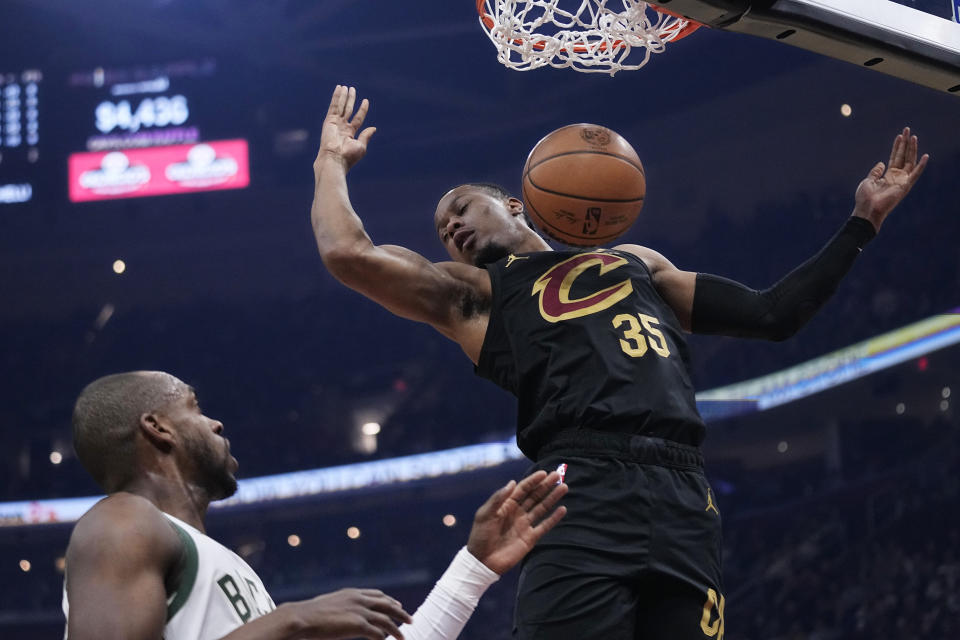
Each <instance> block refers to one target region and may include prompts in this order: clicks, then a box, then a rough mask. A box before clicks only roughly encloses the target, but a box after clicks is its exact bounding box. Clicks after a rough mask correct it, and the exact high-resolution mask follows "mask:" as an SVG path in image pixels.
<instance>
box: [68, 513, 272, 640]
mask: <svg viewBox="0 0 960 640" xmlns="http://www.w3.org/2000/svg"><path fill="white" fill-rule="evenodd" d="M163 515H165V516H166V517H167V519H168V520H170V522H171V523H172V524H173V528H174V529H175V530H176V531H177V533H178V534H179V535H180V539H181V540H182V542H183V547H184V553H185V561H184V563H183V567H182V570H181V574H180V578H179V580H178V581H177V582H176V584H177V587H176V590H175V591H174V592H173V593H169V594H167V624H166V626H165V627H164V629H163V638H164V640H187V639H189V640H216V639H217V638H222V637H223V636H225V635H227V634H228V633H230V632H231V631H233V630H234V629H236V628H237V627H239V626H240V625H242V624H244V623H246V622H249V621H250V620H253V619H254V618H259V617H260V616H262V615H264V614H265V613H268V612H270V611H273V610H274V609H275V608H276V605H275V604H274V603H273V600H272V599H271V598H270V594H268V593H267V590H266V588H264V586H263V582H262V581H261V580H260V578H259V577H258V576H257V574H256V573H255V572H254V570H253V569H251V568H250V565H248V564H247V563H246V562H244V560H243V558H241V557H240V556H238V555H237V554H235V553H234V552H233V551H231V550H230V549H228V548H227V547H225V546H223V545H222V544H220V543H219V542H217V541H216V540H214V539H213V538H211V537H209V536H207V535H205V534H203V533H201V532H200V531H198V530H197V529H194V528H193V527H191V526H190V525H188V524H187V523H186V522H183V521H182V520H179V519H177V518H174V517H173V516H171V515H170V514H168V513H164V514H163ZM68 611H69V604H68V602H67V592H66V586H64V592H63V613H64V615H67V613H68ZM64 638H66V632H65V633H64Z"/></svg>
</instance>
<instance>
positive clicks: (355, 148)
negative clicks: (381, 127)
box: [315, 85, 376, 169]
mask: <svg viewBox="0 0 960 640" xmlns="http://www.w3.org/2000/svg"><path fill="white" fill-rule="evenodd" d="M356 100H357V91H356V89H354V88H353V87H345V86H342V85H337V88H336V89H334V90H333V97H332V98H331V99H330V108H329V109H327V116H326V117H325V118H324V119H323V132H322V133H321V134H320V153H319V154H318V155H317V162H316V163H315V166H316V164H318V163H319V162H320V159H321V156H323V155H324V154H333V155H335V156H337V157H339V158H341V159H342V160H343V162H344V166H345V167H346V168H347V169H349V168H350V167H352V166H353V165H354V164H356V163H357V161H358V160H360V158H362V157H363V156H364V155H365V154H366V153H367V144H368V143H369V142H370V137H371V136H372V135H373V133H374V131H376V128H375V127H367V128H366V129H363V130H362V131H361V129H360V128H361V127H362V126H363V120H364V118H366V117H367V109H369V108H370V103H369V101H367V100H366V99H364V100H363V101H362V102H361V103H360V107H359V108H358V109H357V112H356V113H353V107H354V105H355V103H356ZM351 115H352V117H351ZM358 131H359V132H360V134H359V135H357V132H358Z"/></svg>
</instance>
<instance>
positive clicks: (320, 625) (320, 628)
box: [292, 589, 413, 640]
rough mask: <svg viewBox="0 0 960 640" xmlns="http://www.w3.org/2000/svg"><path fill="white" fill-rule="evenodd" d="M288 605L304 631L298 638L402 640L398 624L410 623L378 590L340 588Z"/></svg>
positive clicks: (395, 605)
mask: <svg viewBox="0 0 960 640" xmlns="http://www.w3.org/2000/svg"><path fill="white" fill-rule="evenodd" d="M292 605H293V606H295V607H297V616H298V618H299V621H300V626H301V627H302V628H303V629H304V631H305V633H304V634H303V635H302V637H304V638H311V639H313V640H338V639H340V638H367V639H368V640H382V639H383V638H386V637H387V636H393V637H394V638H397V640H403V634H402V633H400V628H399V627H400V624H402V623H404V622H406V623H412V622H413V618H411V617H410V614H408V613H407V612H406V611H404V610H403V607H402V606H401V605H400V603H399V602H397V601H396V600H394V599H393V598H391V597H390V596H388V595H387V594H385V593H383V592H382V591H380V590H378V589H340V590H339V591H334V592H333V593H327V594H324V595H322V596H317V597H316V598H314V599H312V600H304V601H302V602H295V603H292ZM398 621H399V622H398Z"/></svg>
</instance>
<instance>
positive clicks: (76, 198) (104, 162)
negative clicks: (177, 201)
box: [69, 140, 250, 202]
mask: <svg viewBox="0 0 960 640" xmlns="http://www.w3.org/2000/svg"><path fill="white" fill-rule="evenodd" d="M69 167H70V200H71V201H72V202H85V201H89V200H113V199H116V198H140V197H144V196H159V195H165V194H171V193H195V192H197V191H214V190H218V189H242V188H244V187H246V186H247V185H249V184H250V164H249V161H248V157H247V141H246V140H217V141H211V142H200V143H197V144H180V145H175V146H170V147H149V148H146V149H126V150H123V151H110V152H96V153H74V154H71V155H70V159H69Z"/></svg>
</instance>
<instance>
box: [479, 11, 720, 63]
mask: <svg viewBox="0 0 960 640" xmlns="http://www.w3.org/2000/svg"><path fill="white" fill-rule="evenodd" d="M486 4H487V0H477V14H479V16H480V22H481V23H483V26H484V27H485V28H486V30H487V32H488V33H489V32H490V31H492V30H493V28H494V27H495V26H496V22H494V21H493V18H492V17H491V16H490V15H489V14H488V13H487V12H486ZM647 6H648V7H649V8H651V9H653V10H654V11H656V12H658V13H663V14H665V15H668V16H671V17H674V18H676V19H677V20H685V21H686V22H687V24H686V26H684V27H683V28H682V29H680V31H678V32H677V35H676V36H674V37H673V39H672V40H671V42H676V41H677V40H682V39H683V38H686V37H687V36H689V35H690V34H691V33H693V32H694V31H696V30H697V29H699V28H700V27H702V26H704V25H703V24H701V23H699V22H697V21H696V20H691V19H690V18H686V17H684V16H682V15H680V14H678V13H674V12H673V11H670V10H669V9H664V8H663V7H660V6H658V5H656V4H653V3H650V2H648V3H647ZM513 42H514V44H516V45H522V44H523V41H522V40H514V41H513ZM532 46H533V48H534V49H536V50H537V51H543V49H544V48H545V47H546V45H545V43H544V42H542V41H541V42H534V43H533V45H532ZM622 46H623V41H622V40H617V41H615V42H614V43H613V44H612V45H611V48H613V49H619V48H620V47H622ZM597 49H598V50H599V51H606V50H607V43H606V42H604V43H601V44H600V46H599V47H597ZM573 50H574V51H575V52H576V53H585V52H586V51H587V48H586V47H584V46H583V45H577V46H575V47H574V48H573Z"/></svg>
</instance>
